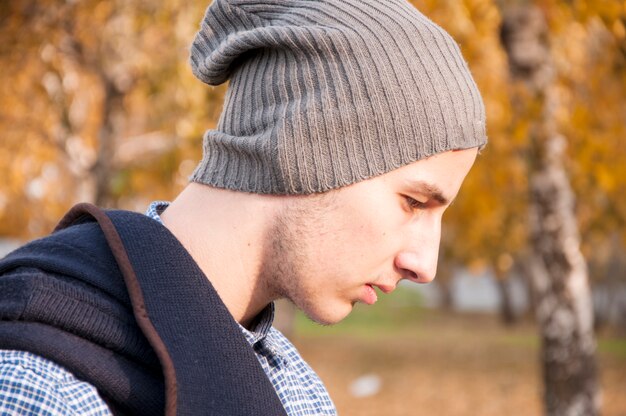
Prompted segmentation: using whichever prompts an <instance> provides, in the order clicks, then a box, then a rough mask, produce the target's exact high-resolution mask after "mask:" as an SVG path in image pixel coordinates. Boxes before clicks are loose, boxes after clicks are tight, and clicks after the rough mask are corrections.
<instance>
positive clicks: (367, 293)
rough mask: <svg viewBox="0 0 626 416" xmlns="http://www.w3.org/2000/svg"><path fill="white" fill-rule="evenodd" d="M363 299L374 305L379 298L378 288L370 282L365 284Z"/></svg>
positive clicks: (364, 301)
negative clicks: (375, 288)
mask: <svg viewBox="0 0 626 416" xmlns="http://www.w3.org/2000/svg"><path fill="white" fill-rule="evenodd" d="M361 300H362V301H363V303H366V304H368V305H373V304H375V303H376V301H377V300H378V295H377V294H376V290H374V287H373V286H372V285H371V284H369V283H368V284H366V285H365V286H364V289H363V294H362V296H361Z"/></svg>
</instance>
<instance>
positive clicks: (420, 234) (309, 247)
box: [261, 148, 477, 324]
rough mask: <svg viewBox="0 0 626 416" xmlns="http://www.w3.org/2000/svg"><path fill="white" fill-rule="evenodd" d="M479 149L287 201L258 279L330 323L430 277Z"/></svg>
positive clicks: (444, 155)
mask: <svg viewBox="0 0 626 416" xmlns="http://www.w3.org/2000/svg"><path fill="white" fill-rule="evenodd" d="M476 153H477V150H476V149H475V148H474V149H468V150H459V151H450V152H445V153H440V154H438V155H435V156H432V157H430V158H428V159H423V160H420V161H417V162H414V163H412V164H410V165H407V166H404V167H402V168H399V169H396V170H394V171H391V172H389V173H386V174H384V175H381V176H378V177H375V178H372V179H369V180H366V181H362V182H358V183H356V184H353V185H350V186H347V187H345V188H340V189H337V190H334V191H330V192H327V193H325V194H321V195H313V196H298V197H288V199H287V200H286V204H285V207H284V209H283V210H282V212H281V214H280V215H279V216H278V218H277V219H276V222H275V224H274V226H273V227H272V228H271V230H270V231H269V232H268V235H267V237H266V244H267V245H266V247H265V255H264V259H263V263H262V271H261V277H262V280H263V282H264V283H265V284H266V285H267V289H268V290H269V292H270V293H273V294H274V296H277V297H286V298H288V299H290V300H291V301H292V302H293V303H295V304H296V306H298V307H299V308H300V309H302V310H303V311H304V313H305V314H306V315H307V316H308V317H309V318H311V319H313V320H314V321H316V322H319V323H322V324H333V323H337V322H339V321H341V320H342V319H343V318H345V317H346V316H347V315H348V314H349V313H350V311H351V310H352V307H353V306H354V304H355V303H356V302H363V303H366V304H373V303H374V302H375V301H376V297H377V294H376V292H375V289H377V290H379V291H382V292H385V293H389V292H391V291H393V290H394V289H395V287H396V285H397V284H398V282H399V281H400V280H402V279H409V280H412V281H415V282H418V283H427V282H430V281H431V280H432V279H433V278H434V277H435V271H436V269H437V257H438V252H439V239H440V234H441V217H442V215H443V212H444V211H445V209H446V208H447V207H448V205H449V204H450V202H451V201H452V200H453V199H454V198H455V197H456V195H457V193H458V191H459V188H460V187H461V183H462V182H463V179H464V178H465V176H466V175H467V173H468V171H469V170H470V168H471V167H472V165H473V163H474V160H475V158H476Z"/></svg>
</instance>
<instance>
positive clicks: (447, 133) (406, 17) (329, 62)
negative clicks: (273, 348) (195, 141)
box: [190, 0, 486, 194]
mask: <svg viewBox="0 0 626 416" xmlns="http://www.w3.org/2000/svg"><path fill="white" fill-rule="evenodd" d="M190 61H191V65H192V69H193V73H194V74H195V76H196V77H198V78H199V79H200V80H201V81H203V82H205V83H207V84H209V85H219V84H221V83H223V82H225V81H227V80H230V84H229V86H228V91H227V93H226V98H225V102H224V108H223V111H222V114H221V117H220V120H219V123H218V126H217V128H216V129H215V130H209V131H207V132H206V134H205V137H204V157H203V159H202V161H201V162H200V165H199V166H198V167H197V168H196V170H195V171H194V173H193V175H192V176H191V180H192V181H194V182H200V183H204V184H209V185H212V186H215V187H218V188H227V189H234V190H241V191H247V192H256V193H271V194H309V193H314V192H324V191H328V190H330V189H334V188H338V187H341V186H345V185H349V184H352V183H355V182H358V181H361V180H364V179H367V178H370V177H373V176H376V175H380V174H383V173H386V172H389V171H391V170H393V169H396V168H398V167H401V166H404V165H407V164H409V163H411V162H414V161H416V160H419V159H423V158H426V157H428V156H431V155H434V154H436V153H440V152H444V151H447V150H455V149H467V148H472V147H480V146H483V145H484V144H485V143H486V135H485V110H484V106H483V102H482V99H481V97H480V93H479V92H478V89H477V88H476V84H475V83H474V81H473V79H472V77H471V74H470V71H469V69H468V67H467V65H466V63H465V61H464V60H463V57H462V56H461V53H460V51H459V48H458V46H457V44H456V43H455V42H454V40H453V39H452V38H451V37H450V36H449V35H448V34H447V33H446V32H445V31H444V30H443V29H441V28H440V27H439V26H437V25H436V24H435V23H433V22H432V21H430V20H429V19H428V18H427V17H425V16H424V15H423V14H421V13H420V12H419V11H417V10H416V9H415V8H414V7H413V6H412V5H411V4H409V3H408V2H407V1H405V0H214V1H213V3H212V4H211V5H210V6H209V8H208V10H207V12H206V15H205V17H204V20H203V21H202V25H201V28H200V30H199V31H198V33H197V35H196V38H195V40H194V42H193V44H192V46H191V57H190Z"/></svg>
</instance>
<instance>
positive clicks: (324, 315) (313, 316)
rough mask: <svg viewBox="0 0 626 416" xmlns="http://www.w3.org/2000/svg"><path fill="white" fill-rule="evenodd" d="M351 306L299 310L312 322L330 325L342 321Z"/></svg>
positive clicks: (350, 309)
mask: <svg viewBox="0 0 626 416" xmlns="http://www.w3.org/2000/svg"><path fill="white" fill-rule="evenodd" d="M352 306H353V305H350V306H348V307H347V308H332V309H325V310H315V311H311V310H305V309H301V310H302V311H303V312H304V314H305V315H306V316H307V318H309V319H310V320H312V321H313V322H315V323H317V324H320V325H323V326H330V325H335V324H338V323H339V322H341V321H343V320H344V319H345V318H346V317H347V316H348V315H349V314H350V312H351V311H352Z"/></svg>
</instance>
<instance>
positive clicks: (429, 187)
mask: <svg viewBox="0 0 626 416" xmlns="http://www.w3.org/2000/svg"><path fill="white" fill-rule="evenodd" d="M407 185H408V186H409V187H410V189H412V190H413V191H415V192H417V193H420V194H423V195H425V196H427V197H428V198H429V199H434V200H435V201H437V202H438V203H440V204H441V205H448V204H449V203H451V201H450V199H449V198H446V197H445V196H444V195H443V191H442V190H441V188H439V187H438V186H437V185H435V184H432V183H428V182H424V181H407Z"/></svg>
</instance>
